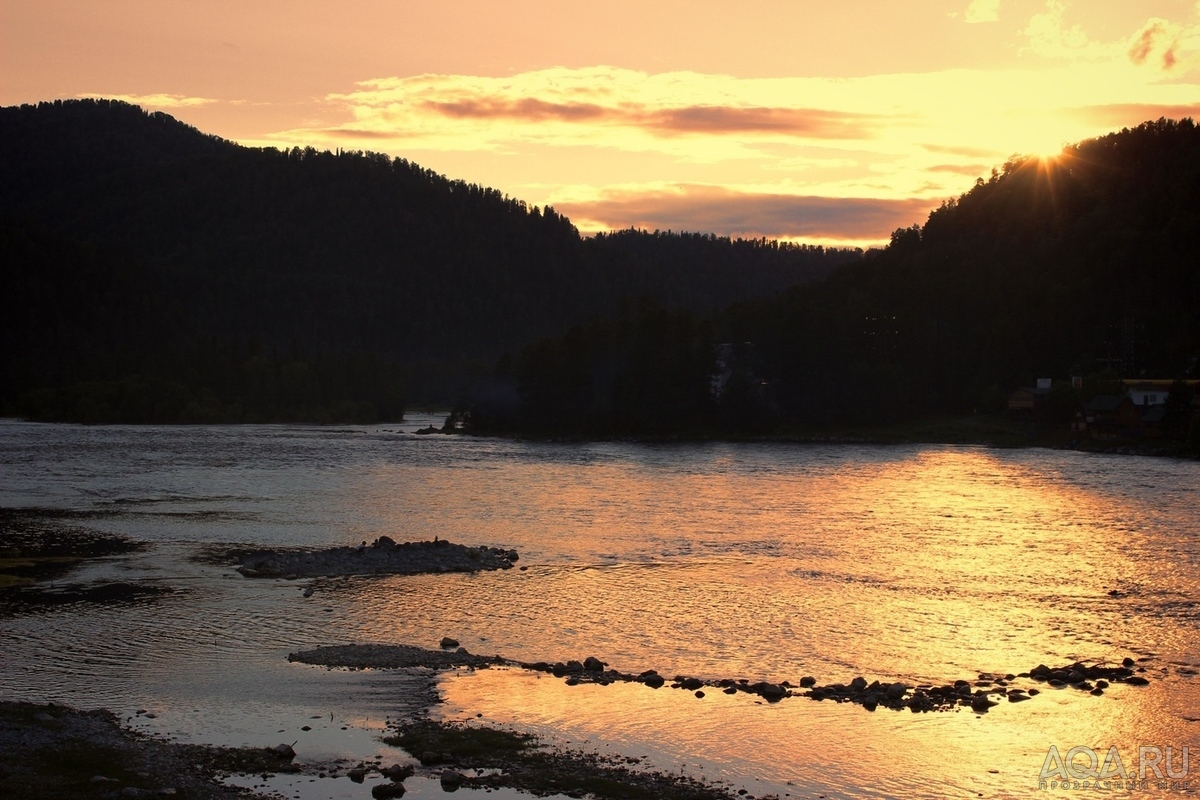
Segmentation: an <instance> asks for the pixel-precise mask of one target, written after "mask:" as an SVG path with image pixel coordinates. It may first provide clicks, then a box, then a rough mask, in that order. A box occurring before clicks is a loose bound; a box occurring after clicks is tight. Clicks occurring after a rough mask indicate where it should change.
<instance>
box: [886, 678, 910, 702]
mask: <svg viewBox="0 0 1200 800" xmlns="http://www.w3.org/2000/svg"><path fill="white" fill-rule="evenodd" d="M907 691H908V687H907V686H905V685H904V684H903V683H899V682H897V683H893V684H891V685H890V686H888V687H887V692H886V694H887V699H888V700H899V699H900V698H902V697H904V693H905V692H907Z"/></svg>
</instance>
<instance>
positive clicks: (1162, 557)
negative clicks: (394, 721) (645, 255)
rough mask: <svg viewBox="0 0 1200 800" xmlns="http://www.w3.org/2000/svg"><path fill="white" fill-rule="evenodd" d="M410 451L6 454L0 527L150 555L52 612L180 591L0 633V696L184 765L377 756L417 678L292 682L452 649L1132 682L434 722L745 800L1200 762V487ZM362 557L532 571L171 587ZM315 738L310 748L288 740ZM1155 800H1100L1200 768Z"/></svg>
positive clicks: (666, 693) (1174, 471)
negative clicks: (965, 697)
mask: <svg viewBox="0 0 1200 800" xmlns="http://www.w3.org/2000/svg"><path fill="white" fill-rule="evenodd" d="M431 421H433V420H431V419H430V418H425V417H419V416H416V417H412V418H411V419H410V420H408V421H406V422H405V423H401V424H393V425H380V426H363V427H343V428H323V427H299V426H243V427H223V426H214V427H203V426H201V427H118V426H114V427H84V426H70V425H54V426H50V425H36V424H28V423H20V422H14V421H3V422H0V469H2V470H3V477H2V480H0V505H3V506H9V507H45V508H59V509H75V510H78V511H81V512H89V513H93V512H94V513H95V516H93V517H91V518H88V519H86V520H85V521H84V524H87V525H89V526H91V527H96V528H100V529H104V530H109V531H113V532H116V533H121V534H125V535H128V536H130V537H132V538H135V539H139V540H144V541H147V542H149V543H151V547H150V548H149V549H148V550H146V551H144V552H140V553H136V554H133V555H129V556H122V557H117V558H112V559H105V560H103V561H101V562H100V563H96V564H92V565H89V566H87V567H86V568H84V569H83V571H82V572H81V573H79V574H76V575H73V576H71V580H79V581H87V580H102V579H103V580H112V579H116V578H119V579H121V580H133V581H145V582H148V583H155V584H158V585H161V586H164V587H168V588H170V589H172V590H173V593H171V594H169V595H166V596H164V597H161V598H159V599H157V600H156V601H154V602H152V603H145V604H134V605H125V606H74V607H66V608H58V609H54V610H52V611H47V612H44V613H35V614H28V615H24V616H19V617H16V618H11V619H5V620H0V695H2V696H4V697H8V698H17V699H31V700H41V701H44V700H55V701H61V702H66V703H70V704H73V705H76V706H81V707H85V708H86V707H96V706H105V707H109V708H112V709H114V710H118V711H120V712H122V713H123V714H125V715H127V716H129V717H131V718H132V721H133V722H135V723H136V724H138V725H140V726H141V727H144V728H146V729H147V730H152V731H155V732H156V733H160V734H163V735H169V736H174V737H178V738H181V739H186V740H190V741H204V742H213V743H220V744H255V745H262V744H275V743H276V741H277V740H285V739H286V740H287V741H289V742H290V741H292V740H299V742H300V744H298V745H297V749H298V750H300V751H301V753H302V755H303V754H304V753H305V752H308V753H310V754H312V755H313V756H314V757H316V756H318V755H319V756H322V757H324V756H328V755H330V754H338V753H341V754H347V755H355V754H361V753H363V752H366V751H381V753H382V754H383V755H385V756H386V755H388V754H387V753H386V752H383V751H386V748H383V746H381V745H379V744H378V742H376V741H375V739H374V737H375V736H376V735H377V734H378V732H379V730H380V729H381V728H382V726H383V723H384V720H385V718H386V717H387V716H388V715H389V714H391V715H394V714H396V713H398V712H400V711H403V710H404V707H403V701H402V700H401V699H398V698H400V696H401V694H402V692H403V689H404V685H405V681H411V680H412V678H410V677H407V676H398V675H395V674H393V673H389V672H386V671H379V672H374V671H366V672H345V671H329V670H324V669H320V668H314V667H308V666H304V665H299V664H290V663H288V662H287V661H286V654H287V653H288V652H291V651H294V650H297V649H302V648H306V647H310V646H314V645H321V644H342V643H348V642H388V643H402V644H417V645H422V646H427V647H435V646H436V645H437V642H438V641H439V640H440V639H441V637H442V636H444V635H450V636H453V637H454V638H456V639H458V640H459V641H460V642H462V644H463V645H464V646H465V647H466V648H467V649H469V650H470V651H472V652H478V653H484V654H491V653H499V654H502V655H504V656H506V657H509V658H514V659H520V660H528V661H536V660H546V661H556V660H564V661H565V660H568V659H580V660H582V659H583V658H584V657H586V656H588V655H595V656H597V657H599V658H601V659H602V660H604V661H606V662H608V663H609V664H610V666H611V667H613V668H616V669H619V670H622V671H626V672H640V671H642V670H644V669H651V668H653V669H657V670H658V671H659V672H660V673H663V674H664V675H668V676H670V675H674V674H677V673H679V674H687V675H695V676H699V677H702V678H726V677H728V678H743V677H744V678H749V679H750V680H752V681H755V680H771V681H782V680H790V681H792V682H793V683H796V682H798V681H799V678H800V677H801V676H804V675H813V676H815V677H816V678H817V679H818V682H820V683H832V682H835V681H840V682H846V683H848V682H849V680H850V679H851V678H853V677H855V676H856V675H863V676H865V677H866V678H867V679H868V680H872V679H880V680H903V681H905V682H907V683H909V684H914V683H920V682H922V681H928V682H933V683H938V684H940V683H944V682H947V681H953V680H955V679H958V678H972V679H973V678H974V677H975V676H976V675H977V674H978V673H981V672H991V673H1009V672H1011V673H1018V672H1022V671H1028V670H1029V669H1030V668H1031V667H1033V666H1036V665H1037V664H1039V663H1045V664H1048V665H1050V666H1058V665H1062V664H1066V663H1069V662H1074V661H1077V660H1080V661H1087V662H1089V663H1090V662H1101V661H1107V662H1110V663H1119V662H1120V661H1121V659H1122V658H1125V657H1127V656H1128V657H1132V658H1134V659H1139V664H1140V665H1142V666H1144V667H1145V670H1146V672H1145V673H1144V674H1145V675H1146V676H1147V677H1149V678H1150V679H1151V684H1150V685H1149V686H1147V687H1132V686H1114V687H1112V688H1111V689H1110V690H1109V691H1108V692H1107V693H1106V694H1105V695H1104V696H1103V697H1092V696H1090V695H1087V694H1085V693H1082V692H1078V691H1076V690H1071V689H1065V690H1058V691H1056V690H1047V691H1045V692H1043V694H1041V695H1040V696H1039V697H1037V698H1034V699H1033V700H1031V701H1029V702H1026V703H1019V704H1011V703H1004V704H1002V705H1000V706H998V707H996V708H995V709H993V710H992V711H991V712H989V713H987V714H986V715H977V714H974V713H972V712H970V710H969V709H968V710H965V711H959V712H949V713H932V714H911V713H909V712H907V711H906V712H902V713H901V712H895V711H890V710H886V709H881V710H879V711H876V712H874V713H871V712H867V711H865V710H864V709H862V708H860V707H858V706H855V705H850V704H847V705H837V704H832V703H829V702H822V703H818V702H812V701H810V700H808V699H806V698H789V699H786V700H785V701H783V702H781V703H777V704H765V703H758V702H755V700H757V698H755V697H754V696H752V695H746V694H738V695H734V696H726V695H723V694H721V693H719V692H718V691H712V692H709V693H708V694H707V696H706V697H704V698H703V699H697V698H695V697H694V696H692V694H691V693H688V692H682V691H673V690H670V689H662V690H658V691H654V690H650V689H647V688H646V687H643V686H640V685H627V686H609V687H600V686H578V687H567V686H565V685H564V684H563V682H562V681H560V680H557V679H554V678H551V677H549V676H546V675H538V674H527V673H524V672H522V671H519V670H485V671H480V672H462V673H457V674H454V675H451V676H447V677H445V678H443V679H442V680H441V682H440V687H439V688H440V691H441V693H442V696H443V698H444V699H445V701H446V702H445V704H444V705H442V706H439V709H440V710H441V713H443V714H444V715H445V716H447V717H450V718H462V719H472V718H476V715H479V714H482V715H483V719H484V720H486V721H488V722H492V723H498V724H503V725H512V726H515V727H518V728H521V729H529V730H534V731H537V732H539V733H542V734H544V735H547V736H549V737H551V738H552V739H553V740H556V741H559V742H571V743H572V744H574V745H578V746H584V747H589V748H593V749H597V750H601V751H603V752H613V753H621V754H630V755H637V756H644V757H645V758H646V763H648V764H651V765H654V766H657V767H659V768H663V769H671V770H677V771H683V772H685V773H688V774H693V775H696V776H703V777H706V778H708V779H710V780H713V781H719V782H725V783H728V784H730V785H732V786H735V787H742V788H745V789H746V790H747V791H748V793H749V794H751V795H755V796H762V795H764V794H771V793H774V794H778V795H779V796H780V797H783V796H785V795H786V796H793V797H808V796H812V797H817V796H822V795H823V796H826V797H928V796H946V797H977V796H985V797H1028V796H1032V795H1038V794H1041V795H1047V796H1049V795H1054V794H1064V793H1066V794H1068V795H1069V796H1085V795H1089V792H1090V793H1093V794H1094V793H1095V790H1090V789H1084V788H1082V787H1081V788H1080V789H1078V790H1075V789H1068V790H1065V791H1064V790H1062V789H1058V788H1054V787H1050V786H1048V787H1047V788H1045V789H1039V773H1041V772H1042V770H1043V767H1044V765H1045V764H1046V763H1047V755H1048V753H1049V752H1050V748H1051V747H1052V746H1053V747H1054V748H1056V749H1057V751H1058V752H1059V753H1061V754H1064V755H1065V754H1066V753H1067V751H1068V750H1070V748H1072V747H1076V746H1081V747H1089V748H1092V749H1093V750H1094V751H1096V752H1098V753H1099V754H1100V756H1101V757H1102V758H1103V756H1104V755H1105V754H1106V753H1109V752H1116V753H1117V754H1118V755H1119V757H1120V759H1121V763H1122V766H1123V767H1124V768H1125V769H1126V771H1127V772H1128V773H1129V774H1130V777H1131V779H1136V778H1137V777H1138V776H1137V774H1136V773H1137V771H1138V764H1139V748H1140V747H1146V748H1159V750H1160V751H1162V752H1164V753H1165V750H1166V748H1167V747H1170V748H1172V751H1173V753H1174V762H1173V764H1172V768H1173V771H1174V772H1175V773H1176V775H1178V774H1179V773H1180V770H1181V767H1182V765H1181V757H1180V756H1181V753H1182V749H1183V748H1184V747H1185V746H1186V747H1188V748H1195V747H1196V745H1198V744H1200V721H1197V720H1198V719H1200V677H1196V675H1195V673H1196V672H1197V671H1200V644H1198V643H1200V605H1198V604H1200V573H1198V570H1197V568H1198V566H1200V463H1198V462H1194V461H1191V462H1188V461H1176V460H1167V459H1155V458H1143V457H1136V456H1109V455H1096V454H1086V453H1077V452H1065V451H1051V450H1038V449H1028V450H994V449H988V448H982V447H951V446H932V445H925V446H922V445H911V446H872V445H861V446H858V445H829V446H823V445H792V444H777V443H764V444H754V443H751V444H746V443H737V444H730V443H702V444H667V445H655V444H630V443H596V444H558V443H532V442H517V441H508V440H499V439H471V438H463V437H445V436H418V435H416V434H415V431H416V430H417V429H418V428H420V427H423V426H425V425H427V424H429V423H430V422H431ZM381 535H388V536H390V537H392V538H393V539H396V540H397V541H405V540H417V539H432V538H433V537H434V536H438V537H440V538H443V539H449V540H451V541H455V542H461V543H464V544H472V545H489V546H498V547H504V548H516V549H517V550H518V551H519V552H520V562H519V564H520V565H521V566H523V567H525V569H522V570H518V569H513V570H509V571H506V572H501V573H482V574H477V575H430V576H404V577H385V578H354V579H349V580H337V581H321V582H317V583H316V585H315V589H316V592H315V593H314V594H313V596H312V597H310V598H304V597H303V595H302V593H301V590H302V589H303V588H305V587H306V586H308V585H310V582H287V581H252V580H246V579H243V578H242V577H241V576H240V575H238V574H237V573H236V572H234V571H233V570H232V569H231V568H229V567H226V566H220V565H213V564H208V563H203V562H198V561H196V560H194V558H193V557H194V556H195V555H196V554H197V553H198V552H199V551H200V550H201V549H202V548H203V547H204V546H206V545H211V544H227V543H237V544H243V543H244V544H253V545H262V546H283V545H287V546H293V545H300V546H306V547H325V546H330V545H342V544H357V543H359V542H362V541H368V542H369V541H371V540H373V539H375V538H376V537H378V536H381ZM140 710H145V711H149V712H150V713H151V714H153V715H154V716H153V717H149V716H147V715H141V716H136V715H135V712H136V711H140ZM306 721H309V722H308V725H309V727H311V728H313V730H312V731H310V732H306V733H303V734H301V733H296V734H295V735H292V734H293V732H296V731H298V729H299V728H300V726H301V725H302V724H304V723H305V722H306ZM306 737H307V738H306ZM305 747H308V748H309V749H308V751H305V749H304V748H305ZM1113 747H1115V748H1116V751H1110V748H1113ZM381 748H382V750H381ZM1078 752H1082V753H1083V757H1082V759H1080V758H1077V759H1076V761H1077V762H1079V761H1083V762H1086V760H1087V752H1086V751H1078ZM1152 752H1153V751H1151V753H1152ZM1149 757H1150V758H1152V757H1153V756H1152V755H1151V756H1149ZM1051 765H1052V766H1053V763H1052V764H1051ZM1147 777H1148V778H1149V781H1148V783H1145V784H1141V785H1138V786H1136V787H1135V788H1133V789H1132V790H1130V789H1128V788H1126V787H1123V788H1122V789H1121V790H1120V791H1119V792H1111V791H1110V792H1108V793H1110V794H1118V795H1121V796H1124V795H1126V794H1133V795H1141V794H1150V795H1162V796H1192V795H1194V794H1196V793H1197V792H1198V791H1200V767H1197V768H1196V769H1195V770H1192V773H1191V777H1190V778H1183V779H1180V780H1176V781H1173V782H1172V781H1171V779H1170V776H1164V778H1165V782H1164V783H1162V784H1161V785H1160V783H1159V781H1158V780H1157V776H1156V775H1154V773H1153V772H1152V771H1151V772H1150V773H1148V775H1147ZM426 790H427V791H428V792H433V793H435V794H436V792H435V790H434V789H433V788H430V787H426ZM288 791H289V792H292V793H294V794H295V796H301V795H302V794H303V792H301V791H300V789H299V788H296V787H288ZM322 791H324V790H322ZM338 791H346V789H345V787H342V788H340V789H338ZM359 791H360V792H361V787H359ZM304 796H305V797H308V796H314V795H312V794H311V791H310V793H309V794H307V795H304ZM327 796H342V795H337V794H336V793H335V792H327ZM345 796H357V795H345ZM414 796H416V795H414ZM460 796H465V795H460ZM494 796H495V795H493V797H494Z"/></svg>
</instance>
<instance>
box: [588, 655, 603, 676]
mask: <svg viewBox="0 0 1200 800" xmlns="http://www.w3.org/2000/svg"><path fill="white" fill-rule="evenodd" d="M583 668H584V669H585V670H587V671H588V672H604V662H603V661H601V660H600V659H598V658H596V657H595V656H588V657H587V658H585V659H584V660H583Z"/></svg>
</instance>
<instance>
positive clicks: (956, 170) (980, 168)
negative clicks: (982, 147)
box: [925, 164, 993, 178]
mask: <svg viewBox="0 0 1200 800" xmlns="http://www.w3.org/2000/svg"><path fill="white" fill-rule="evenodd" d="M992 166H993V165H992V164H935V165H933V166H932V167H926V168H925V169H926V171H928V172H949V173H952V174H954V175H966V176H967V177H970V178H974V177H976V176H977V175H986V174H987V173H988V171H989V170H990V169H991V168H992Z"/></svg>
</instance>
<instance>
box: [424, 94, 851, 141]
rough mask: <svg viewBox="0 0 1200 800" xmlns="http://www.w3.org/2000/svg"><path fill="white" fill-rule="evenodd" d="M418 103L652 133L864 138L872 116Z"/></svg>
mask: <svg viewBox="0 0 1200 800" xmlns="http://www.w3.org/2000/svg"><path fill="white" fill-rule="evenodd" d="M421 105H422V107H423V108H425V109H426V110H429V111H433V112H435V113H438V114H441V115H443V116H446V117H451V118H453V119H458V120H462V119H477V120H498V119H502V120H506V121H512V122H521V123H537V122H547V121H555V122H565V123H587V124H592V123H602V124H604V123H607V124H612V125H620V126H626V127H633V128H641V129H643V130H647V131H650V132H652V133H657V134H660V135H661V134H672V135H673V134H705V135H710V134H718V135H719V134H754V133H771V134H782V135H785V136H789V135H791V136H804V137H806V138H815V139H844V138H866V137H867V136H868V135H869V134H870V129H871V128H872V127H873V126H872V124H871V120H872V117H871V116H870V115H867V114H852V113H846V112H838V111H829V110H824V109H812V108H785V107H759V106H752V107H745V106H718V105H693V106H682V107H678V108H657V109H656V108H651V107H648V106H645V105H641V104H633V103H623V104H620V105H614V106H604V105H600V104H597V103H553V102H548V101H546V100H539V99H537V98H531V97H526V98H522V99H519V100H505V99H502V98H495V97H478V98H468V99H459V100H452V101H436V100H428V101H425V102H424V103H422V104H421Z"/></svg>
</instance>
